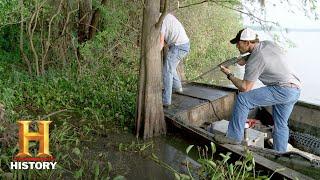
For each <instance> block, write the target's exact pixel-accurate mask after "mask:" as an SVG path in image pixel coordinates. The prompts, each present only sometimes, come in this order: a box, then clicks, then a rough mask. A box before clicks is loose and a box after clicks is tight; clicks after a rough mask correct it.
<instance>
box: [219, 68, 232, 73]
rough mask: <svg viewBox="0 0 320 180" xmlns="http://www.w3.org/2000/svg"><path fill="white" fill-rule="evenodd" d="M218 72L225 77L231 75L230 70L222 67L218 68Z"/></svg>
mask: <svg viewBox="0 0 320 180" xmlns="http://www.w3.org/2000/svg"><path fill="white" fill-rule="evenodd" d="M220 71H222V72H223V73H224V74H225V75H228V74H229V73H231V70H230V69H228V68H226V67H224V66H220Z"/></svg>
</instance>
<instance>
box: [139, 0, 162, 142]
mask: <svg viewBox="0 0 320 180" xmlns="http://www.w3.org/2000/svg"><path fill="white" fill-rule="evenodd" d="M159 8H160V0H156V1H155V0H145V1H144V11H143V23H142V24H143V27H142V41H141V42H142V45H141V64H140V79H139V95H138V99H137V116H136V127H137V129H136V130H137V136H139V134H140V133H143V138H144V139H146V138H149V137H152V136H154V135H155V136H156V135H160V134H165V133H166V124H165V120H164V114H163V108H162V89H161V79H162V73H161V53H160V52H161V51H160V39H159V38H160V28H159V27H156V26H155V24H156V23H157V22H158V20H159ZM142 123H143V127H144V128H143V130H140V129H141V127H142Z"/></svg>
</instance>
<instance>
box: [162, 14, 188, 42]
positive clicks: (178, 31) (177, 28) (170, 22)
mask: <svg viewBox="0 0 320 180" xmlns="http://www.w3.org/2000/svg"><path fill="white" fill-rule="evenodd" d="M161 34H163V35H164V40H165V41H166V43H167V44H168V45H171V44H174V45H181V44H186V43H188V42H189V38H188V36H187V33H186V31H185V30H184V28H183V26H182V24H181V23H180V22H179V21H178V19H177V18H176V17H174V16H173V15H171V14H167V15H166V17H165V18H164V20H163V23H162V26H161Z"/></svg>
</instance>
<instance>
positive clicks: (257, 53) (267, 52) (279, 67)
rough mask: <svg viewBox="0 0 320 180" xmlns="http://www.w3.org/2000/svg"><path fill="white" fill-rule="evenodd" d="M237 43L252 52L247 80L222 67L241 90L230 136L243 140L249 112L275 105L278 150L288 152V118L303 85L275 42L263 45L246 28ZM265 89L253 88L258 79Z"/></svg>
mask: <svg viewBox="0 0 320 180" xmlns="http://www.w3.org/2000/svg"><path fill="white" fill-rule="evenodd" d="M230 42H231V43H232V44H236V47H237V48H238V49H239V51H240V53H241V54H244V53H248V52H249V53H251V55H250V57H249V59H248V60H247V61H244V60H243V61H242V62H240V64H241V65H244V64H245V74H244V78H243V80H241V79H239V78H237V77H235V76H234V75H233V74H232V73H231V71H230V69H228V68H226V67H223V66H221V71H222V72H223V73H225V74H226V75H227V78H228V79H229V80H231V82H232V83H233V84H234V85H235V86H236V87H237V88H238V89H239V90H240V91H241V92H240V93H239V95H238V96H237V99H236V102H235V105H234V108H233V113H232V117H231V120H230V123H229V126H228V132H227V137H228V138H230V139H231V140H233V141H235V142H241V141H242V140H243V134H244V126H245V122H246V120H247V117H248V114H249V110H250V109H252V108H254V107H257V106H272V109H273V110H272V115H273V120H274V130H273V139H274V147H273V148H274V149H275V150H277V151H279V152H286V151H287V145H288V139H289V128H288V119H289V117H290V114H291V112H292V109H293V106H294V104H295V103H296V102H297V100H298V99H299V96H300V89H301V83H300V80H299V78H298V77H297V76H296V74H295V73H294V71H293V70H292V69H291V67H290V66H289V64H288V63H289V61H288V59H287V58H286V56H285V55H284V53H283V52H282V50H281V48H280V47H278V46H277V45H276V44H275V43H273V42H271V41H261V42H259V39H258V35H257V34H256V32H254V31H253V30H251V29H249V28H245V29H242V30H240V31H239V32H238V34H237V35H236V37H235V38H234V39H232V40H231V41H230ZM258 79H259V80H260V81H261V82H262V83H263V84H264V85H266V86H265V87H261V88H258V89H253V90H252V87H253V85H254V83H255V82H256V81H257V80H258Z"/></svg>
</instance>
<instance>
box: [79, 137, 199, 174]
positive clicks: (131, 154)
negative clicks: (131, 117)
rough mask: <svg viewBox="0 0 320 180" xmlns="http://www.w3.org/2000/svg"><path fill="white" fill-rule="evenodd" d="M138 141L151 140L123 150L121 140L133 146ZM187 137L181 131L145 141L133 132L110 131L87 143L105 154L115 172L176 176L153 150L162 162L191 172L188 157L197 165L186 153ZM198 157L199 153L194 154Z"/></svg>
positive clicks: (94, 150)
mask: <svg viewBox="0 0 320 180" xmlns="http://www.w3.org/2000/svg"><path fill="white" fill-rule="evenodd" d="M132 142H135V144H138V143H141V144H142V143H146V144H149V145H150V146H148V147H147V148H146V149H145V150H143V151H140V150H139V148H138V146H132V147H131V148H128V150H119V144H120V143H122V144H123V145H124V146H129V145H130V144H132ZM189 144H190V142H187V141H186V140H184V139H183V138H180V137H179V136H177V135H172V134H168V135H166V136H162V137H160V138H153V139H152V140H149V141H146V142H143V141H142V140H141V139H140V140H137V139H136V138H135V137H134V136H133V134H131V133H123V132H121V133H120V132H118V133H110V134H108V135H106V136H105V137H99V136H98V137H97V138H94V141H92V142H90V143H85V144H84V146H88V147H90V150H89V152H90V154H91V155H92V156H95V155H98V154H101V153H103V154H105V155H106V157H107V159H108V161H109V162H110V163H111V165H112V169H113V170H112V172H111V176H112V177H114V176H116V175H122V176H124V177H125V178H126V179H174V174H173V173H172V172H171V171H169V170H168V169H167V168H165V167H164V166H163V165H159V164H158V163H156V162H155V161H154V160H152V159H150V154H151V152H153V153H154V154H155V155H156V156H157V157H158V158H159V159H160V160H161V161H162V162H165V163H166V164H168V165H170V166H171V167H172V168H174V169H175V170H177V171H178V172H180V173H181V172H185V173H187V169H186V165H185V163H184V162H186V161H188V162H191V163H192V164H194V165H196V164H197V163H195V161H194V160H193V159H192V158H190V157H188V156H187V155H186V154H185V149H186V148H187V147H188V146H189ZM194 159H196V157H194Z"/></svg>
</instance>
